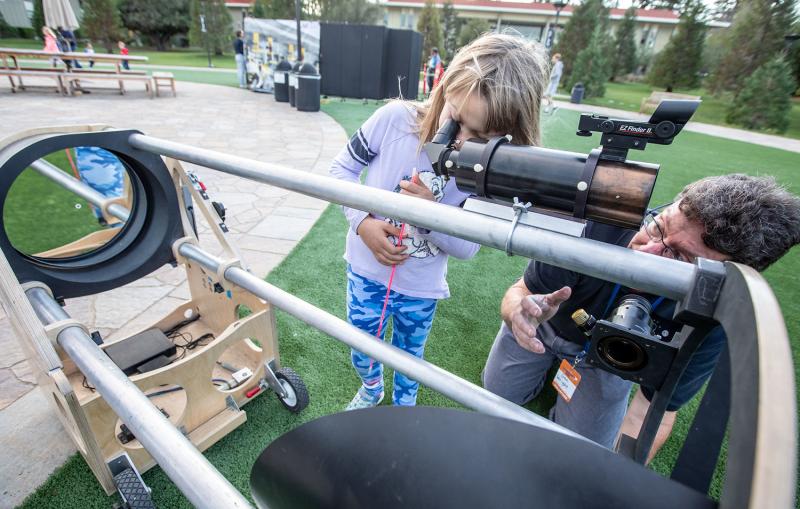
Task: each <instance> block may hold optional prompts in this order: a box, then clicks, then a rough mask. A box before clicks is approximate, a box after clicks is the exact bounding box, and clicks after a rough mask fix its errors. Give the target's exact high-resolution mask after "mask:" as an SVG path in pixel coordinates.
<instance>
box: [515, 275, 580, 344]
mask: <svg viewBox="0 0 800 509" xmlns="http://www.w3.org/2000/svg"><path fill="white" fill-rule="evenodd" d="M512 288H514V287H512ZM509 293H510V292H509ZM570 295H572V290H571V289H570V287H568V286H565V287H563V288H561V289H560V290H557V291H555V292H553V293H549V294H547V295H539V294H537V295H533V294H530V293H528V294H527V295H523V294H521V293H520V292H516V295H509V294H507V296H506V298H507V299H508V300H510V301H511V302H509V303H508V304H507V305H508V306H509V307H508V308H507V309H508V313H507V320H506V323H508V325H509V327H511V332H513V333H514V338H515V339H516V340H517V343H519V346H521V347H522V348H524V349H526V350H529V351H531V352H533V353H544V345H543V344H542V342H541V341H540V340H539V338H537V337H536V329H537V328H538V327H539V325H541V324H542V323H544V322H546V321H547V320H549V319H551V318H552V317H553V316H554V315H555V314H556V312H557V311H558V308H559V306H560V305H561V303H562V302H564V301H566V300H567V299H569V297H570ZM515 301H516V302H515Z"/></svg>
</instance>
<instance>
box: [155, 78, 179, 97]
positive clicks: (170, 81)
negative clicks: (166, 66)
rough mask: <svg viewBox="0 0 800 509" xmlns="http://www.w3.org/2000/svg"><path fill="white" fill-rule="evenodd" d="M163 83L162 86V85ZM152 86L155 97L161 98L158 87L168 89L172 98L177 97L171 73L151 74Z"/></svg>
mask: <svg viewBox="0 0 800 509" xmlns="http://www.w3.org/2000/svg"><path fill="white" fill-rule="evenodd" d="M162 82H163V85H162ZM153 86H154V87H155V89H156V96H157V97H161V93H160V90H159V89H160V87H162V86H164V87H169V88H171V89H172V97H177V96H178V92H177V91H175V76H173V75H172V73H171V72H154V73H153Z"/></svg>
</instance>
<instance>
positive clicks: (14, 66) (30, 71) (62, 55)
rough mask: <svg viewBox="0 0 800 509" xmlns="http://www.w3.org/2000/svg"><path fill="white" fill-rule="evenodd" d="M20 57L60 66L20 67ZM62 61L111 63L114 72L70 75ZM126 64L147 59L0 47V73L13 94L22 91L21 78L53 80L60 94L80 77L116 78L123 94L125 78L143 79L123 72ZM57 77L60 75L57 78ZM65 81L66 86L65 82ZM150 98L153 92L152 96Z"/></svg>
mask: <svg viewBox="0 0 800 509" xmlns="http://www.w3.org/2000/svg"><path fill="white" fill-rule="evenodd" d="M23 58H36V59H50V58H57V59H59V62H60V63H59V64H58V65H57V66H55V67H53V68H41V69H39V68H36V69H34V68H23V67H22V66H21V65H20V60H21V59H23ZM64 60H78V61H84V62H87V61H90V60H91V61H93V62H103V63H112V64H114V68H115V71H112V72H109V71H94V70H89V69H85V68H84V69H78V70H77V71H78V72H74V73H73V72H70V70H69V69H68V68H67V66H66V65H63V66H62V64H63V62H64ZM126 60H127V61H128V62H147V60H148V58H147V57H144V56H138V55H116V54H111V53H81V52H57V53H51V52H48V51H44V50H36V49H23V48H3V47H0V62H2V65H1V66H0V71H2V70H5V71H6V74H7V75H8V79H9V80H10V81H11V89H12V91H13V90H14V89H15V88H16V87H19V88H21V89H24V88H25V86H24V85H23V83H22V77H23V76H37V75H41V76H47V77H52V78H56V81H57V82H58V83H59V88H60V89H62V92H66V91H69V90H71V89H70V87H69V85H70V83H74V82H75V81H77V80H79V79H80V78H79V76H82V77H85V78H86V79H91V78H92V77H94V78H99V79H112V80H114V79H116V80H117V81H118V82H119V87H120V92H121V93H125V87H124V85H123V81H122V80H125V79H134V80H139V81H141V80H142V76H141V75H142V73H136V72H130V71H125V70H124V69H123V68H122V62H123V61H126ZM59 74H61V75H63V78H62V76H59ZM14 77H16V78H17V79H18V80H19V84H15V83H14ZM65 81H66V84H65V83H64V82H65ZM145 86H146V88H147V90H148V92H150V83H149V82H148V83H146V84H145ZM151 95H152V93H151Z"/></svg>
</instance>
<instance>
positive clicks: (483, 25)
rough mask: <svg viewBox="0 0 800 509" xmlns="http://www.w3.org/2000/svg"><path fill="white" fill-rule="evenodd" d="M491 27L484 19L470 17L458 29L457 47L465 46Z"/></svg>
mask: <svg viewBox="0 0 800 509" xmlns="http://www.w3.org/2000/svg"><path fill="white" fill-rule="evenodd" d="M491 28H492V27H490V26H489V22H488V21H486V20H485V19H480V18H470V19H468V20H467V22H466V23H464V24H462V25H461V30H459V31H458V47H459V48H460V47H462V46H466V45H467V44H469V43H471V42H472V41H474V40H475V39H477V38H478V37H479V36H480V35H481V34H483V33H485V32H488V31H489V30H491Z"/></svg>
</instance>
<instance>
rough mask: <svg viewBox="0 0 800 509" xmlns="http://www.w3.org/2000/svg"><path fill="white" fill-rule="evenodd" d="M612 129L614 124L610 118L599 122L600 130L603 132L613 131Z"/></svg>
mask: <svg viewBox="0 0 800 509" xmlns="http://www.w3.org/2000/svg"><path fill="white" fill-rule="evenodd" d="M614 129H616V126H615V125H614V122H612V121H611V120H603V121H602V122H600V130H601V131H603V132H604V133H613V132H614Z"/></svg>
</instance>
